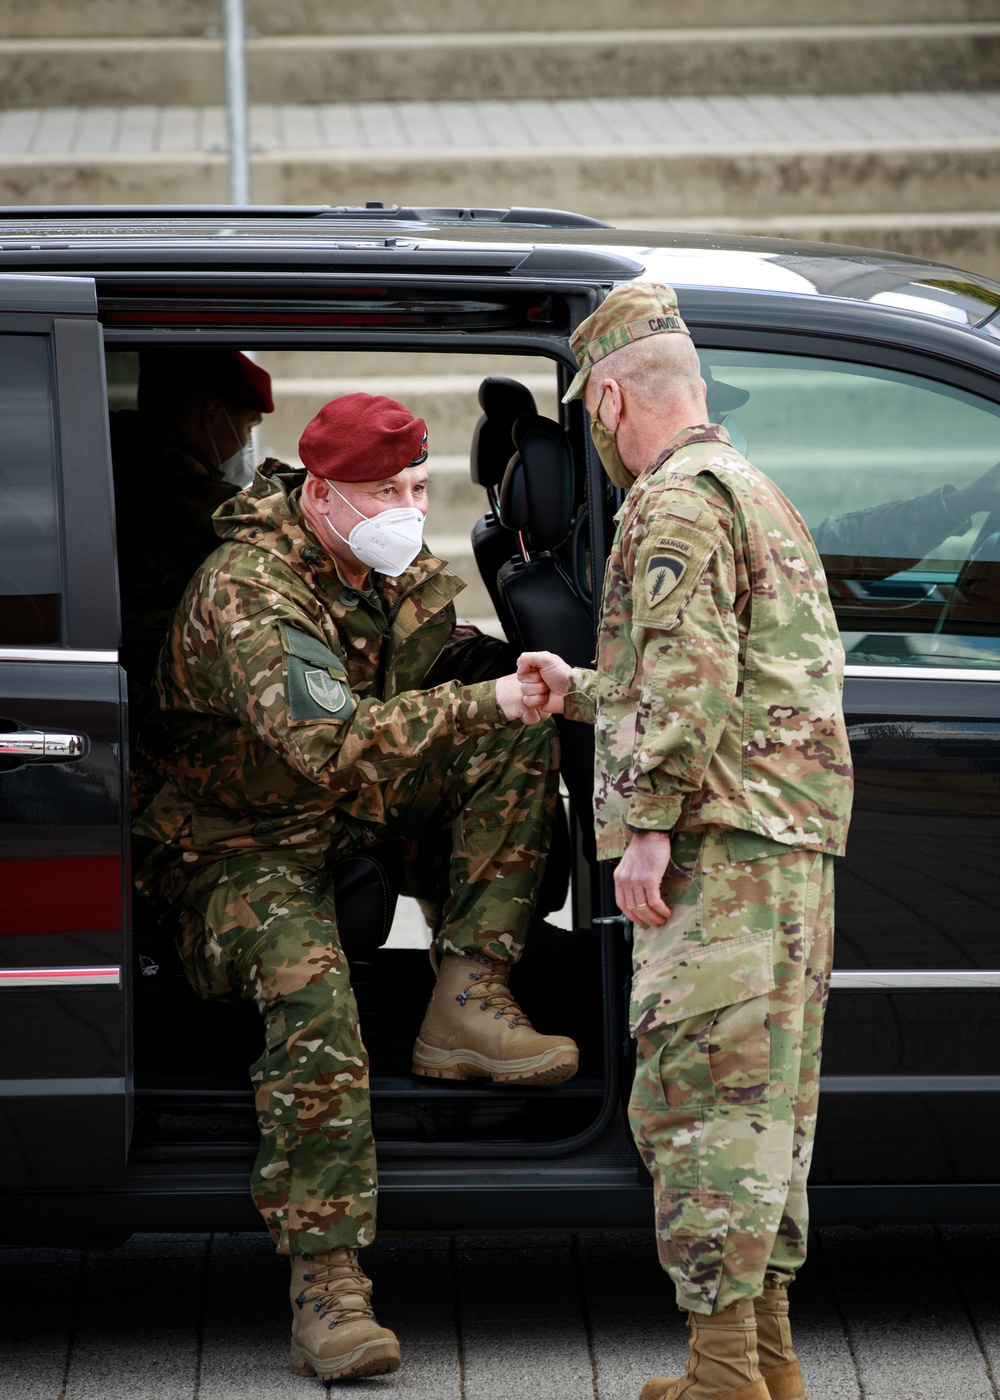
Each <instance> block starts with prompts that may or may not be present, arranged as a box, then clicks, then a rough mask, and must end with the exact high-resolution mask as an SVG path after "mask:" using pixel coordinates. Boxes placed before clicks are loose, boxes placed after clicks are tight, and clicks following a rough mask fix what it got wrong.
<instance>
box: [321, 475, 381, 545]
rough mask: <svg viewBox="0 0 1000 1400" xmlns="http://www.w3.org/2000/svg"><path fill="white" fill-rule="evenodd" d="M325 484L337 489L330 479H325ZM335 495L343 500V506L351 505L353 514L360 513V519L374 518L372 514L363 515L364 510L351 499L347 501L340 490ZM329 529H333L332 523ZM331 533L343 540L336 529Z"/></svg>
mask: <svg viewBox="0 0 1000 1400" xmlns="http://www.w3.org/2000/svg"><path fill="white" fill-rule="evenodd" d="M326 484H327V485H328V486H329V488H330V490H331V491H337V488H336V486H334V484H333V482H332V481H330V480H329V479H327V483H326ZM337 495H338V496H339V497H340V499H341V500H342V501H343V503H344V505H345V506H350V507H351V510H353V511H354V514H355V515H360V516H361V519H362V520H372V519H374V517H373V516H371V515H365V513H364V511H362V510H358V508H357V506H356V505H354V504H353V503H352V502H351V501H349V500H348V499H347V497H346V496H345V495H344V493H343V492H342V491H337ZM330 529H331V530H333V526H332V525H331V526H330ZM333 533H334V534H335V535H336V536H337V539H338V540H344V537H343V535H341V534H338V532H337V531H336V530H333ZM344 543H345V544H346V543H347V541H346V540H344Z"/></svg>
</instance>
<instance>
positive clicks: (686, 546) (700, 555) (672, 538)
mask: <svg viewBox="0 0 1000 1400" xmlns="http://www.w3.org/2000/svg"><path fill="white" fill-rule="evenodd" d="M672 504H673V503H671V505H670V506H668V507H667V510H666V512H665V514H666V516H667V517H668V518H666V519H665V518H664V515H663V514H661V515H660V516H659V518H658V519H653V520H652V521H651V522H650V526H649V534H648V535H647V536H646V538H645V540H643V542H642V544H641V545H640V547H639V552H638V555H637V557H636V561H635V573H634V576H633V586H632V620H633V622H635V623H637V624H638V625H639V626H647V627H657V628H663V629H664V630H668V631H669V630H671V629H672V628H674V627H675V626H676V625H677V619H678V617H679V616H680V614H681V612H682V611H683V610H684V608H685V607H686V605H687V602H688V599H689V598H690V597H691V595H692V593H693V592H694V590H695V588H696V587H697V586H698V580H699V579H700V578H701V576H702V574H703V573H704V572H705V568H706V566H707V564H708V561H709V559H710V558H711V557H712V554H713V553H714V551H715V546H716V543H717V541H716V538H715V535H714V534H712V533H710V532H709V531H708V530H704V529H701V528H699V527H698V526H697V525H695V524H694V523H691V522H688V521H686V520H685V519H684V516H683V515H680V516H678V514H677V512H676V511H673V510H672V509H671V506H672ZM683 508H684V509H685V510H686V509H687V505H686V503H683Z"/></svg>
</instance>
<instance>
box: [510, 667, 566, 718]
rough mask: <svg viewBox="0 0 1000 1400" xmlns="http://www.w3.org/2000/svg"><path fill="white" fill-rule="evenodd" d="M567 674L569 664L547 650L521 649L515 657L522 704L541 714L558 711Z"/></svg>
mask: <svg viewBox="0 0 1000 1400" xmlns="http://www.w3.org/2000/svg"><path fill="white" fill-rule="evenodd" d="M569 673H570V666H569V663H568V662H566V661H564V660H563V659H562V657H561V656H555V655H554V654H553V653H552V652H551V651H523V652H522V653H521V655H520V656H519V657H518V658H517V676H518V680H519V681H520V683H521V696H522V698H523V700H524V703H525V704H526V705H529V706H531V707H533V708H534V709H536V710H540V711H541V712H542V714H545V715H561V714H562V712H563V697H564V696H565V694H566V692H567V690H568V689H569Z"/></svg>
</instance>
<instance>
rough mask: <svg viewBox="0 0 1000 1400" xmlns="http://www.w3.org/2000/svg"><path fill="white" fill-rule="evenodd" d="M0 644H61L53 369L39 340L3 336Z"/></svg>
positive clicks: (0, 376)
mask: <svg viewBox="0 0 1000 1400" xmlns="http://www.w3.org/2000/svg"><path fill="white" fill-rule="evenodd" d="M0 444H2V448H0V644H2V645H7V646H39V645H44V644H47V643H52V642H58V641H59V640H60V595H61V591H62V569H61V560H60V548H59V523H58V516H57V508H56V501H57V495H56V472H55V439H54V432H53V405H52V372H51V367H50V363H49V347H48V342H47V341H46V340H45V339H43V338H42V337H41V336H27V335H25V336H21V335H6V336H3V337H2V338H0Z"/></svg>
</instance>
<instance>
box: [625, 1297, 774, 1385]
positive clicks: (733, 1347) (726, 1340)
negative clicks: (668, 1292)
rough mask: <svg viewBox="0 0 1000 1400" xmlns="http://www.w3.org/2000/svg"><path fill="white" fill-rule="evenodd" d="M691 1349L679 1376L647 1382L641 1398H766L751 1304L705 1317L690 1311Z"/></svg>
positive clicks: (734, 1306) (734, 1305)
mask: <svg viewBox="0 0 1000 1400" xmlns="http://www.w3.org/2000/svg"><path fill="white" fill-rule="evenodd" d="M688 1326H689V1327H690V1329H691V1342H690V1346H691V1351H690V1355H689V1356H688V1364H687V1370H686V1371H685V1373H684V1375H683V1376H680V1377H678V1378H676V1379H673V1380H669V1379H667V1378H666V1377H665V1376H661V1377H659V1378H658V1379H656V1380H652V1381H647V1382H646V1384H645V1385H644V1386H643V1387H642V1393H641V1395H640V1400H770V1397H769V1395H768V1390H767V1386H766V1384H765V1383H764V1380H763V1379H762V1377H761V1374H760V1370H759V1369H758V1366H757V1327H756V1323H755V1322H754V1310H753V1303H752V1302H751V1301H750V1300H749V1299H747V1300H746V1301H744V1302H740V1303H734V1304H733V1306H732V1307H731V1308H726V1310H725V1312H720V1313H715V1314H714V1315H713V1316H711V1317H706V1316H705V1315H704V1314H703V1313H688Z"/></svg>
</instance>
